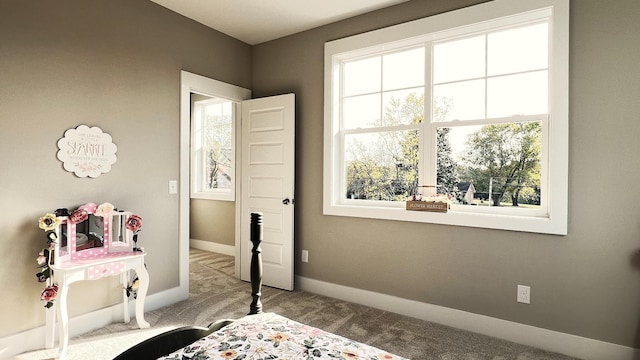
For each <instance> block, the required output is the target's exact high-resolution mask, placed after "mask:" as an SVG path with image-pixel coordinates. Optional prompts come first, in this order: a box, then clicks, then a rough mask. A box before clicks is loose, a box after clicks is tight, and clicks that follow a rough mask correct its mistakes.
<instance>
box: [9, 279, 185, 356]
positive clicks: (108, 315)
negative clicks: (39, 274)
mask: <svg viewBox="0 0 640 360" xmlns="http://www.w3.org/2000/svg"><path fill="white" fill-rule="evenodd" d="M188 298H189V293H188V288H181V287H175V288H171V289H168V290H165V291H161V292H159V293H155V294H153V295H149V296H147V298H146V300H145V303H144V310H145V313H146V312H148V311H152V310H156V309H159V308H161V307H164V306H168V305H171V304H174V303H177V302H179V301H183V300H186V299H188ZM122 306H123V305H122V303H119V304H116V305H112V306H110V307H107V308H104V309H99V310H96V311H92V312H89V313H86V314H81V315H78V316H76V317H73V318H71V319H69V338H71V337H74V336H77V335H80V334H84V333H87V332H89V331H92V330H95V329H99V328H102V327H105V326H107V325H109V324H112V323H116V322H122V320H123V319H122V318H123V312H122ZM51 311H54V310H51ZM129 314H130V317H131V321H133V319H134V318H135V301H131V302H129ZM152 325H153V324H152ZM56 333H58V331H56ZM44 339H45V326H44V325H43V326H40V327H37V328H33V329H30V330H26V331H23V332H20V333H17V334H13V335H9V336H6V337H3V338H0V359H8V358H12V357H14V356H16V355H18V354H21V353H23V352H27V351H34V350H39V349H44V346H45V344H44ZM56 346H57V343H56ZM123 350H124V349H123Z"/></svg>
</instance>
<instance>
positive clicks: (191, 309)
mask: <svg viewBox="0 0 640 360" xmlns="http://www.w3.org/2000/svg"><path fill="white" fill-rule="evenodd" d="M233 260H234V259H233V257H230V256H225V255H219V254H215V253H209V252H206V251H201V250H193V249H192V251H191V255H190V298H189V300H186V301H183V302H180V303H177V304H174V305H171V306H168V307H165V308H162V309H159V310H155V311H150V312H147V313H146V314H145V319H146V320H147V321H149V323H151V326H152V327H151V329H145V330H140V329H137V328H136V326H135V321H132V322H131V323H130V324H122V323H116V324H111V325H109V326H107V327H105V328H102V329H99V330H96V331H93V332H90V333H87V334H84V335H81V336H78V337H74V338H72V339H70V346H69V351H68V357H67V359H69V360H86V359H112V358H113V357H114V356H116V355H118V354H119V353H120V352H121V351H123V350H124V349H126V348H128V347H130V346H131V345H133V344H136V343H138V342H139V341H141V340H144V339H147V338H149V337H151V336H154V335H156V334H158V333H160V332H163V331H166V330H169V329H171V328H175V327H178V326H183V325H201V326H206V325H208V324H209V323H211V322H212V321H214V320H217V319H225V318H239V317H242V316H244V315H245V314H246V313H247V312H248V309H249V303H250V302H251V296H250V292H251V289H250V286H249V284H248V283H245V282H242V281H239V280H237V279H236V278H234V277H233V269H234V263H233ZM262 294H263V298H262V303H263V307H264V311H266V312H275V313H278V314H280V315H282V316H285V317H288V318H290V319H293V320H296V321H298V322H301V323H305V324H308V325H311V326H315V327H318V328H321V329H324V330H327V331H330V332H333V333H335V334H338V335H341V336H344V337H347V338H351V339H353V340H357V341H360V342H363V343H367V344H369V345H372V346H375V347H378V348H381V349H384V350H386V351H389V352H392V353H395V354H398V355H400V356H403V357H406V358H410V359H414V360H421V359H425V360H426V359H434V360H435V359H437V360H457V359H461V360H462V359H463V360H481V359H482V360H485V359H487V360H488V359H490V360H507V359H514V360H568V359H575V358H571V357H568V356H563V355H559V354H554V353H550V352H546V351H542V350H539V349H535V348H531V347H527V346H524V345H519V344H515V343H511V342H507V341H503V340H499V339H496V338H492V337H488V336H484V335H479V334H475V333H471V332H467V331H463V330H459V329H454V328H451V327H447V326H443V325H438V324H434V323H430V322H427V321H422V320H417V319H414V318H410V317H406V316H401V315H397V314H393V313H390V312H386V311H382V310H377V309H373V308H369V307H366V306H361V305H357V304H353V303H348V302H344V301H339V300H336V299H332V298H328V297H324V296H319V295H315V294H311V293H307V292H304V291H299V290H296V291H292V292H288V291H282V290H278V289H273V288H269V287H264V288H263V292H262ZM55 355H56V351H55V349H51V350H41V351H35V352H30V353H27V354H22V355H19V356H18V357H16V359H20V360H36V359H37V360H44V359H53V358H55Z"/></svg>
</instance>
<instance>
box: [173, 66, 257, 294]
mask: <svg viewBox="0 0 640 360" xmlns="http://www.w3.org/2000/svg"><path fill="white" fill-rule="evenodd" d="M180 84H181V85H180V145H179V146H180V147H179V149H180V181H179V200H178V211H179V221H178V242H179V244H178V256H179V264H180V266H179V272H180V273H179V279H180V284H179V290H178V291H179V294H180V300H184V299H187V298H189V200H190V193H189V183H190V171H189V163H190V161H191V149H190V142H191V141H190V140H191V93H196V94H201V95H209V96H215V97H219V98H224V99H228V100H232V101H236V102H238V103H239V102H241V101H243V100H247V99H251V90H249V89H245V88H242V87H239V86H235V85H231V84H227V83H224V82H221V81H217V80H213V79H210V78H207V77H204V76H200V75H196V74H193V73H190V72H187V71H184V70H182V71H180ZM241 123H242V122H241V121H236V164H239V163H240V162H239V161H240V160H239V159H240V155H241V154H240V151H239V150H240V149H242V144H241V141H242V139H241V136H238V135H239V134H240V129H241ZM235 176H236V178H235V181H236V229H235V249H236V251H235V252H236V259H240V222H239V221H238V220H237V219H239V216H240V210H241V204H240V197H239V196H238V192H239V191H240V189H241V183H240V179H241V178H242V174H241V169H240V167H239V166H236V175H235ZM235 275H236V277H239V276H240V261H236V262H235Z"/></svg>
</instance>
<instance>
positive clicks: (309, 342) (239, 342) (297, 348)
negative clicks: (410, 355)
mask: <svg viewBox="0 0 640 360" xmlns="http://www.w3.org/2000/svg"><path fill="white" fill-rule="evenodd" d="M160 359H165V360H168V359H179V360H183V359H194V360H205V359H228V360H233V359H236V360H241V359H242V360H267V359H313V360H316V359H332V360H340V359H366V360H387V359H400V360H402V359H403V358H401V357H399V356H396V355H393V354H389V353H387V352H385V351H382V350H380V349H377V348H374V347H372V346H369V345H365V344H361V343H359V342H356V341H353V340H349V339H347V338H344V337H341V336H338V335H335V334H331V333H328V332H325V331H323V330H320V329H317V328H314V327H311V326H307V325H303V324H300V323H298V322H295V321H293V320H289V319H287V318H285V317H282V316H280V315H276V314H273V313H264V314H258V315H249V316H246V317H244V318H242V319H239V320H237V321H235V322H234V323H232V324H229V325H227V326H225V327H224V328H222V329H220V330H218V331H216V332H214V333H212V334H211V335H209V336H207V337H205V338H202V339H200V340H198V341H196V342H195V343H193V344H191V345H189V346H186V347H184V348H182V349H180V350H178V351H176V352H174V353H171V354H169V355H167V356H164V357H162V358H160Z"/></svg>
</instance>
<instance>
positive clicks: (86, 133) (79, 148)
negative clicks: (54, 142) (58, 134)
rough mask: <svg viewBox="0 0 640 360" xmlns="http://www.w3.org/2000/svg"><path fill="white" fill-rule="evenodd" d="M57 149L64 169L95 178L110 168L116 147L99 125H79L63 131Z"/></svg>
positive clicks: (77, 174)
mask: <svg viewBox="0 0 640 360" xmlns="http://www.w3.org/2000/svg"><path fill="white" fill-rule="evenodd" d="M58 149H60V150H58V154H57V156H58V159H59V160H60V161H62V162H63V164H64V169H65V170H67V171H69V172H73V173H75V174H76V176H77V177H87V176H88V177H91V178H97V177H98V176H100V175H101V174H106V173H108V172H109V171H110V170H111V165H112V164H114V163H115V162H116V159H117V158H116V151H117V150H118V147H117V146H116V145H115V144H114V143H113V141H112V139H111V135H109V134H107V133H104V132H102V129H100V128H99V127H97V126H94V127H88V126H86V125H79V126H78V127H77V128H75V129H69V130H67V131H65V132H64V137H63V138H61V139H60V140H58Z"/></svg>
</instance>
